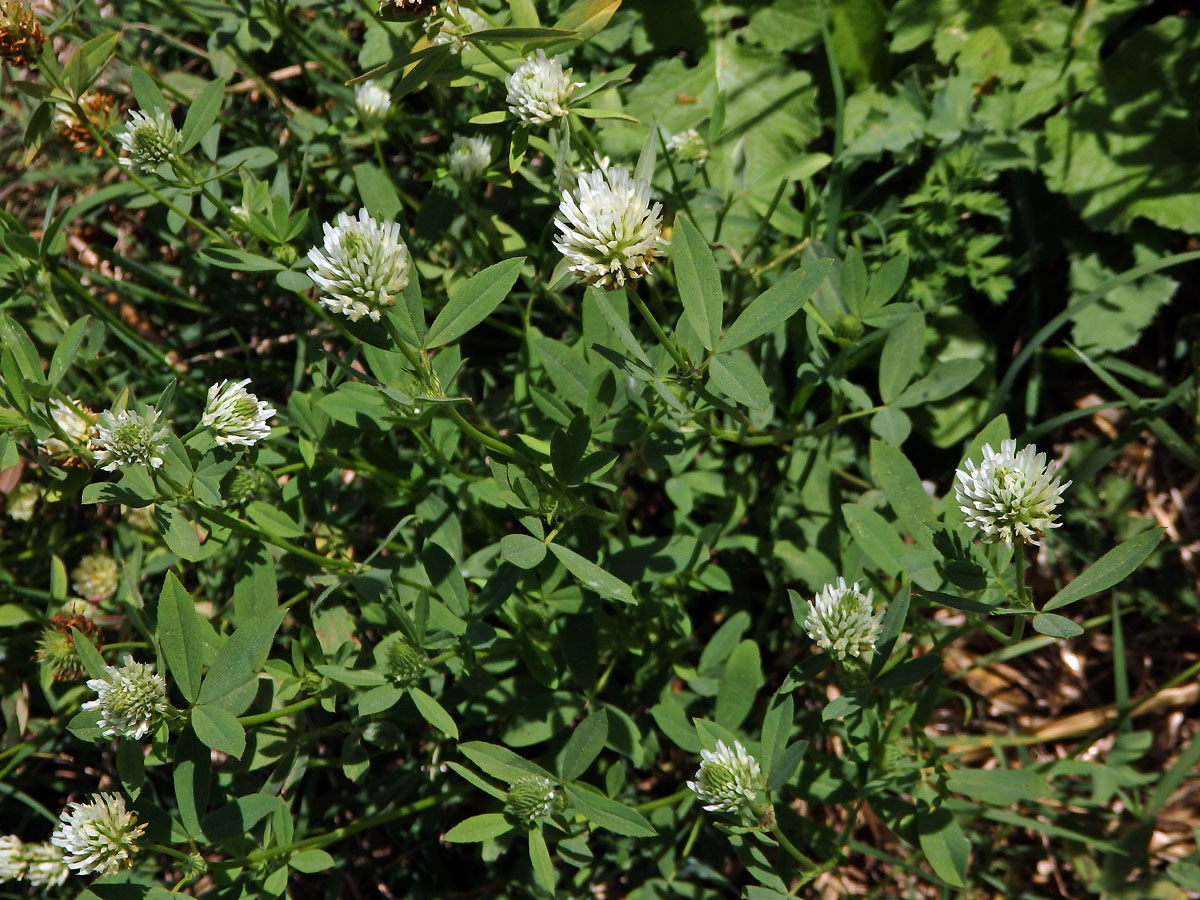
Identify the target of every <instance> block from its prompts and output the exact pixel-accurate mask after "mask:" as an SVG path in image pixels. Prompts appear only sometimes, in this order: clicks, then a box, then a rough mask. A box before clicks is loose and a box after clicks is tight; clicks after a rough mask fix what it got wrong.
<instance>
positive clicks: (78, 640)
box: [71, 626, 107, 678]
mask: <svg viewBox="0 0 1200 900" xmlns="http://www.w3.org/2000/svg"><path fill="white" fill-rule="evenodd" d="M71 634H72V636H73V637H74V638H75V652H76V653H78V654H79V661H80V662H81V663H83V668H84V669H85V670H86V671H87V673H88V677H90V678H104V676H105V671H104V670H105V669H106V668H107V663H105V662H104V657H103V656H101V655H100V652H99V651H98V650H97V649H96V647H95V645H94V644H93V643H92V642H91V641H90V640H88V637H87V635H85V634H84V633H83V632H82V631H80V630H79V629H78V628H76V627H74V626H71Z"/></svg>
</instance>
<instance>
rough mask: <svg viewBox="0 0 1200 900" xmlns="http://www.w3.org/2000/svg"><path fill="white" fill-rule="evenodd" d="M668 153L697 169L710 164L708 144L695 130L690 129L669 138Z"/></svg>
mask: <svg viewBox="0 0 1200 900" xmlns="http://www.w3.org/2000/svg"><path fill="white" fill-rule="evenodd" d="M667 152H668V153H670V154H672V155H674V156H675V157H676V158H678V159H681V160H683V161H684V162H690V163H694V164H695V165H696V166H697V167H700V166H703V165H704V164H705V163H706V162H708V142H707V141H706V140H704V138H703V137H701V136H700V132H699V131H697V130H696V129H695V128H689V129H687V130H686V131H681V132H679V133H678V134H673V135H671V136H670V137H669V138H667Z"/></svg>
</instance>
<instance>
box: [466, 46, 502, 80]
mask: <svg viewBox="0 0 1200 900" xmlns="http://www.w3.org/2000/svg"><path fill="white" fill-rule="evenodd" d="M467 42H468V43H469V44H470V45H471V46H472V47H474V48H475V49H476V50H478V51H479V52H480V53H482V54H483V55H484V56H486V57H487V58H488V59H490V60H491V61H492V62H494V63H495V64H496V65H497V66H499V67H500V70H501V71H503V72H507V73H508V74H509V75H511V74H512V73H513V68H512V66H510V65H509V64H508V63H506V62H505V61H504V60H502V59H501V58H500V57H498V56H497V55H496V54H495V53H493V52H492V51H491V50H489V49H488V47H487V44H485V43H484V42H483V41H481V40H478V39H472V38H471V37H467Z"/></svg>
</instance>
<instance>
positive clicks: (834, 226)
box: [821, 15, 846, 250]
mask: <svg viewBox="0 0 1200 900" xmlns="http://www.w3.org/2000/svg"><path fill="white" fill-rule="evenodd" d="M821 42H822V44H823V45H824V48H825V58H826V59H827V60H828V62H829V81H830V85H831V86H832V88H833V163H832V165H830V167H829V182H828V189H829V197H828V200H827V202H826V207H825V243H826V244H828V245H829V249H830V250H836V249H837V230H838V224H839V222H840V220H841V217H842V162H841V159H842V142H843V130H844V126H845V118H846V117H845V109H846V85H845V82H843V80H842V70H841V68H840V67H839V66H838V63H837V56H836V54H835V53H834V52H833V35H832V34H830V32H829V17H828V15H826V16H825V18H824V20H823V21H822V22H821Z"/></svg>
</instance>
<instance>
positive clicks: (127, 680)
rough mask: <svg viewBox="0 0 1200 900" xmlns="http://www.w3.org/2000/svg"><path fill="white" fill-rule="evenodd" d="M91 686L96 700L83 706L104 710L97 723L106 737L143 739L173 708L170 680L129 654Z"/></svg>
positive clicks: (92, 681)
mask: <svg viewBox="0 0 1200 900" xmlns="http://www.w3.org/2000/svg"><path fill="white" fill-rule="evenodd" d="M87 686H88V687H89V688H91V689H92V690H93V691H95V692H96V699H95V700H89V701H88V702H87V703H85V704H83V707H82V708H83V709H89V710H91V709H95V710H99V712H100V720H99V721H98V722H97V723H96V726H97V727H98V728H99V729H100V733H101V734H103V735H104V736H105V737H127V738H132V739H133V740H135V741H140V740H141V739H142V738H143V737H145V736H146V734H147V732H149V731H150V729H152V728H153V727H154V726H155V725H157V724H158V721H159V719H161V718H162V716H163V713H165V712H166V711H167V710H168V709H169V708H170V704H169V703H168V702H167V682H166V679H164V678H163V677H162V675H159V674H157V673H156V672H155V671H154V666H152V665H150V664H149V663H139V662H134V661H133V659H132V658H131V657H129V656H126V657H125V658H124V659H123V660H122V661H121V665H120V666H119V667H118V666H105V667H104V677H103V678H92V679H90V680H89V681H88V683H87Z"/></svg>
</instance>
